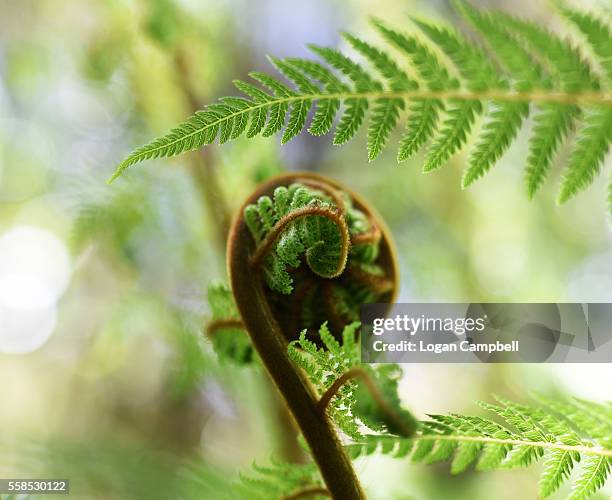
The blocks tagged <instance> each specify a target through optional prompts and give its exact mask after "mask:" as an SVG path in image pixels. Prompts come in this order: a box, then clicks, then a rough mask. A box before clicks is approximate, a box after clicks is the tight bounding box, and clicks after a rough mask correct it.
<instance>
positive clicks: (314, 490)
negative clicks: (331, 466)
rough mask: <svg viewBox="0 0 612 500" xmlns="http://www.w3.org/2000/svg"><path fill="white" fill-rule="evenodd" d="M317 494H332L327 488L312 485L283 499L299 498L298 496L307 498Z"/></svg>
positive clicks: (293, 499)
mask: <svg viewBox="0 0 612 500" xmlns="http://www.w3.org/2000/svg"><path fill="white" fill-rule="evenodd" d="M315 495H323V496H326V497H328V496H331V495H330V494H329V491H327V490H326V489H325V488H321V487H320V486H312V487H309V488H304V489H302V490H299V491H296V492H295V493H292V494H291V495H289V496H286V497H283V500H297V499H298V498H307V497H312V496H315Z"/></svg>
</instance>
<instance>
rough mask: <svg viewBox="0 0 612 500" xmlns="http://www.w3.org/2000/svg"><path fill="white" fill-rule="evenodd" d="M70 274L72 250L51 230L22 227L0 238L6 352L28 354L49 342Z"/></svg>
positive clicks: (2, 346)
mask: <svg viewBox="0 0 612 500" xmlns="http://www.w3.org/2000/svg"><path fill="white" fill-rule="evenodd" d="M70 274H71V265H70V258H69V256H68V251H67V249H66V246H65V245H64V243H62V241H61V240H60V239H59V238H57V237H56V236H54V235H53V234H52V233H50V232H49V231H46V230H44V229H40V228H35V227H27V226H21V227H16V228H13V229H11V230H9V231H8V232H6V233H4V234H2V235H0V352H3V353H10V354H25V353H28V352H32V351H34V350H36V349H38V348H39V347H41V346H42V345H44V344H45V342H47V340H48V339H49V338H50V337H51V335H52V334H53V331H54V329H55V326H56V323H57V303H58V300H59V299H60V298H61V296H62V294H63V293H64V291H65V290H66V287H67V286H68V282H69V280H70Z"/></svg>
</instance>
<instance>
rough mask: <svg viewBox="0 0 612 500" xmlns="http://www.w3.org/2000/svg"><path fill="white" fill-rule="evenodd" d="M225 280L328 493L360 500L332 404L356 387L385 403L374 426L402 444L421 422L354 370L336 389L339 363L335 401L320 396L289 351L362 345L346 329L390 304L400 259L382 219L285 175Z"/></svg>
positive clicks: (256, 199)
mask: <svg viewBox="0 0 612 500" xmlns="http://www.w3.org/2000/svg"><path fill="white" fill-rule="evenodd" d="M228 271H229V275H230V281H231V288H232V292H233V297H234V299H235V303H236V306H237V309H238V311H237V312H238V313H239V315H240V318H241V319H240V321H241V324H242V325H243V327H244V329H245V330H246V332H248V335H249V336H250V338H251V340H252V342H253V346H254V347H255V349H256V351H257V353H258V355H259V358H260V359H261V361H262V363H263V364H264V365H265V367H266V369H267V370H268V372H269V373H270V375H271V377H272V379H273V380H274V382H275V384H276V385H277V386H278V388H279V390H280V392H281V394H282V395H283V397H284V398H285V400H286V402H287V404H288V406H289V409H290V410H291V412H292V414H293V416H294V417H295V420H296V422H297V424H298V426H299V427H300V430H301V432H302V434H303V435H304V437H305V439H306V442H307V443H308V446H309V449H310V451H311V453H312V456H313V458H314V460H315V462H316V463H317V465H318V466H319V469H320V471H321V475H322V477H323V480H324V481H325V484H326V486H327V489H328V490H329V492H330V494H331V495H332V496H334V498H346V499H352V498H363V492H362V490H361V487H360V485H359V482H358V481H357V478H356V476H355V473H354V471H353V469H352V466H351V463H350V460H349V459H348V456H347V455H346V453H345V451H344V448H343V446H342V444H341V443H340V441H339V439H338V437H337V435H336V433H335V430H334V427H333V426H332V423H331V421H330V419H329V417H328V416H327V410H328V406H329V403H330V401H331V400H332V399H333V398H334V397H335V396H336V394H337V393H338V391H340V390H341V389H342V388H343V386H346V385H347V384H351V383H353V381H354V380H355V379H357V378H359V379H362V380H364V381H365V382H364V383H365V386H366V390H367V392H368V394H370V395H371V397H372V398H374V400H375V402H378V403H381V404H382V407H381V409H379V410H378V413H379V414H381V415H382V418H379V419H376V417H373V418H372V420H373V421H377V422H378V423H379V424H380V425H382V426H384V425H385V423H387V422H393V423H394V425H395V426H396V427H398V428H400V430H401V431H402V432H403V434H404V435H410V434H411V433H413V432H414V430H415V422H414V420H412V418H411V417H410V414H409V413H408V412H406V411H404V412H403V413H398V412H396V411H395V410H394V408H393V401H388V400H387V399H386V397H385V394H383V393H382V392H381V390H380V389H379V388H378V386H377V385H376V383H375V380H374V379H373V374H372V373H370V372H368V371H366V370H360V371H356V370H354V371H353V372H350V371H349V369H350V368H351V366H346V368H347V371H346V372H345V373H340V374H339V375H340V376H342V375H344V379H342V380H339V381H338V382H337V383H336V384H335V385H334V384H333V382H334V381H335V375H336V372H338V371H339V370H341V368H342V367H341V366H340V365H337V364H335V368H336V370H335V371H334V372H330V373H327V374H326V377H327V378H329V379H330V381H331V385H330V387H327V388H326V389H329V392H325V393H323V394H320V393H318V392H317V389H319V388H318V387H315V386H313V384H312V383H311V382H310V381H309V380H308V378H307V374H308V370H302V369H301V368H300V366H299V364H298V363H295V361H296V360H297V357H298V356H296V355H295V352H296V351H297V349H298V347H297V346H295V345H294V344H292V345H293V348H292V350H290V351H288V345H289V342H290V341H294V340H298V338H297V333H298V332H299V331H300V330H302V334H301V335H300V337H299V343H301V347H303V348H305V349H304V350H305V354H304V356H308V355H310V356H315V357H316V356H317V354H319V353H320V354H321V355H325V354H324V353H326V352H329V353H330V354H331V353H338V352H339V349H340V347H339V346H340V344H339V341H338V340H337V339H341V338H343V339H344V343H346V342H347V339H348V338H349V337H350V336H351V335H352V340H351V342H352V345H357V344H356V338H355V335H356V332H355V330H356V329H355V327H350V326H348V325H349V324H350V323H351V322H353V321H354V320H355V319H356V318H357V317H358V314H359V306H360V305H361V304H362V303H364V302H376V301H381V302H392V301H393V298H394V295H395V292H396V290H397V269H396V262H395V254H394V247H393V244H392V242H391V240H390V238H389V235H388V233H387V230H386V228H385V226H384V224H383V223H382V220H381V219H380V217H378V216H377V215H376V213H375V212H374V211H373V210H372V209H371V208H370V207H369V206H368V205H367V204H366V203H365V202H364V201H363V200H362V199H361V198H359V197H358V196H357V195H355V194H354V193H351V192H348V191H347V190H346V189H344V188H342V187H340V186H339V185H338V184H336V183H335V182H333V181H331V180H329V179H325V178H323V177H320V176H316V175H313V174H289V175H283V176H279V177H276V178H274V179H272V180H270V181H268V182H267V183H265V184H264V185H262V186H261V187H260V188H259V189H257V190H256V191H255V192H254V193H253V194H252V195H251V196H250V197H249V199H248V200H247V201H246V203H245V205H244V207H243V209H242V210H241V211H240V212H239V214H238V217H237V218H236V219H235V220H234V222H233V224H232V228H231V231H230V235H229V239H228ZM321 317H326V318H329V322H330V327H331V329H332V331H333V333H332V331H330V330H329V329H328V328H327V326H325V328H324V329H321V331H320V332H319V329H318V325H316V323H315V322H316V321H317V320H318V319H319V318H321ZM213 324H216V325H217V327H216V330H217V332H216V333H215V335H216V334H221V333H222V332H221V331H219V328H218V326H219V323H218V320H217V322H216V323H213ZM237 325H238V324H237V323H232V324H229V325H227V326H229V327H231V328H235V327H236V326H237ZM315 325H316V326H315ZM221 326H223V324H221ZM347 332H349V333H347ZM336 347H337V348H336ZM291 353H294V355H293V356H292V355H291ZM308 353H309V354H308ZM357 353H358V351H357ZM334 355H335V354H334ZM300 359H305V358H300ZM315 361H316V362H318V361H319V360H318V359H316V360H315ZM351 363H353V364H354V363H355V359H354V358H351ZM302 366H303V367H304V368H308V364H302ZM332 386H333V387H332ZM336 399H338V398H336ZM362 413H363V414H364V415H374V414H375V413H376V411H364V412H362ZM354 430H355V429H354ZM355 431H356V430H355Z"/></svg>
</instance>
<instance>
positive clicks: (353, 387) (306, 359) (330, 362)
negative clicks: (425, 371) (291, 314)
mask: <svg viewBox="0 0 612 500" xmlns="http://www.w3.org/2000/svg"><path fill="white" fill-rule="evenodd" d="M358 328H359V323H353V324H351V325H349V326H347V327H345V328H344V330H343V332H342V343H340V342H339V341H338V340H337V339H336V338H335V337H334V336H333V335H332V334H331V332H330V331H329V328H328V327H327V323H324V324H323V325H322V326H321V328H320V329H319V338H320V340H321V342H322V343H323V347H319V346H318V345H317V344H315V343H314V342H312V341H310V340H309V339H308V338H307V336H306V330H304V331H302V332H301V334H300V338H299V339H298V340H295V341H293V342H291V343H290V344H289V347H288V354H289V357H290V358H291V359H292V360H293V361H294V362H295V363H296V364H297V365H298V366H299V367H301V368H302V369H303V370H304V371H305V372H306V375H307V376H308V378H309V380H310V382H311V383H312V384H313V386H314V387H315V388H316V389H317V390H318V392H319V393H320V395H323V394H325V393H326V392H327V391H328V390H329V389H330V387H332V385H333V384H334V382H335V381H336V380H337V379H339V378H341V377H342V376H343V375H344V374H345V373H347V372H348V371H350V370H351V369H354V368H356V367H359V369H360V370H364V371H365V372H367V374H368V376H369V377H370V378H371V380H372V381H373V382H374V383H376V385H377V387H378V388H379V390H380V392H381V394H382V395H383V397H384V399H385V401H386V403H387V404H389V405H390V407H391V408H393V411H394V413H395V414H396V415H397V417H398V418H399V419H401V422H400V424H401V423H403V422H406V423H410V424H411V425H412V422H413V417H412V415H411V414H410V413H409V412H408V411H407V410H405V409H403V408H402V407H401V404H400V401H399V397H398V395H397V384H398V380H399V378H400V376H401V370H400V369H399V367H398V366H397V365H394V364H385V365H380V366H377V367H372V366H369V365H362V364H361V349H360V344H359V342H358V341H357V332H358ZM329 414H330V416H331V417H332V420H333V421H334V422H335V423H336V425H337V426H338V427H339V428H340V429H341V430H342V431H343V432H344V433H345V434H346V435H347V436H350V437H351V438H353V439H361V438H362V429H363V428H364V427H366V428H368V429H370V430H373V431H377V432H392V433H395V434H400V435H401V434H402V430H401V426H400V425H398V423H397V422H395V421H393V420H391V419H390V417H389V415H388V414H386V413H385V412H384V411H382V410H381V408H380V404H379V402H377V401H375V400H374V399H373V397H372V395H371V393H370V392H369V391H367V390H366V388H365V386H364V385H363V383H362V382H358V381H356V380H349V381H347V383H345V384H344V385H342V386H341V387H340V388H339V389H338V391H337V392H336V393H335V394H334V395H333V398H332V400H331V402H330V406H329Z"/></svg>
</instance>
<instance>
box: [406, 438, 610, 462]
mask: <svg viewBox="0 0 612 500" xmlns="http://www.w3.org/2000/svg"><path fill="white" fill-rule="evenodd" d="M408 439H410V440H412V441H426V440H433V441H460V442H472V443H491V444H508V445H513V446H532V447H537V448H547V449H551V450H563V451H575V452H578V453H584V454H586V455H596V456H601V457H612V450H608V449H605V448H601V447H590V446H573V445H568V444H563V443H553V442H549V441H525V440H522V439H498V438H492V437H482V436H459V435H453V434H449V435H444V434H422V435H420V436H414V437H412V438H408Z"/></svg>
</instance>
